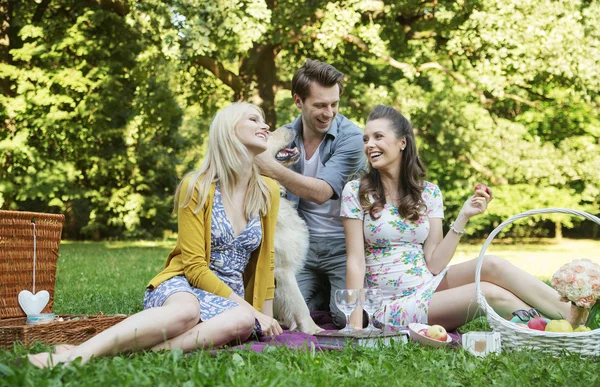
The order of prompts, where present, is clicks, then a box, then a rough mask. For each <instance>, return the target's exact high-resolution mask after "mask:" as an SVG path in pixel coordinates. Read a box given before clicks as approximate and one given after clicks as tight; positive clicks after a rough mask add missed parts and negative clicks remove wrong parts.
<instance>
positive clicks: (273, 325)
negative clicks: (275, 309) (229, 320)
mask: <svg viewBox="0 0 600 387" xmlns="http://www.w3.org/2000/svg"><path fill="white" fill-rule="evenodd" d="M254 317H255V318H256V319H257V320H258V323H259V324H260V328H261V329H262V332H263V334H264V335H266V336H272V335H280V334H282V333H283V329H281V326H280V325H279V323H278V322H277V320H275V319H274V318H273V317H270V316H267V315H266V314H263V313H260V312H256V313H255V314H254Z"/></svg>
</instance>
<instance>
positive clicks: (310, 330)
mask: <svg viewBox="0 0 600 387" xmlns="http://www.w3.org/2000/svg"><path fill="white" fill-rule="evenodd" d="M298 330H299V331H300V332H304V333H307V334H309V335H314V334H315V333H319V332H321V331H324V329H323V328H321V327H320V326H318V325H317V324H315V322H314V321H313V320H312V319H311V320H310V321H303V322H301V323H300V324H299V325H298Z"/></svg>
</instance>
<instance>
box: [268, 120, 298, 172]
mask: <svg viewBox="0 0 600 387" xmlns="http://www.w3.org/2000/svg"><path fill="white" fill-rule="evenodd" d="M295 136H296V132H295V131H294V129H292V126H291V125H289V124H288V125H283V126H280V127H279V128H277V129H276V130H274V131H273V132H271V133H270V134H269V142H268V143H267V150H268V152H270V153H271V154H272V155H273V157H275V160H277V161H278V162H279V163H280V164H281V165H283V166H284V167H289V166H290V165H294V164H296V163H297V162H298V160H299V159H300V151H299V150H298V148H289V146H290V144H291V143H292V141H294V137H295Z"/></svg>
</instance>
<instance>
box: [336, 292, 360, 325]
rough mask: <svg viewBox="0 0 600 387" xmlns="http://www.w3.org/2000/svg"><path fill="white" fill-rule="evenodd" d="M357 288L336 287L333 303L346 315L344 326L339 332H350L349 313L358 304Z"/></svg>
mask: <svg viewBox="0 0 600 387" xmlns="http://www.w3.org/2000/svg"><path fill="white" fill-rule="evenodd" d="M359 293H360V290H359V289H338V290H336V291H335V304H336V305H337V307H338V308H339V309H340V310H341V311H342V312H343V313H344V314H345V315H346V326H345V327H344V328H343V329H341V330H340V332H352V331H354V329H353V328H352V326H351V325H350V315H351V314H352V312H353V311H354V309H356V306H357V305H358V298H359Z"/></svg>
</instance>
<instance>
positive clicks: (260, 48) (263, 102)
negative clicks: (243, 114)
mask: <svg viewBox="0 0 600 387" xmlns="http://www.w3.org/2000/svg"><path fill="white" fill-rule="evenodd" d="M276 55H277V50H276V48H275V47H274V46H273V45H272V44H266V45H259V44H255V45H254V47H252V49H251V50H250V52H249V55H248V57H246V58H243V59H242V61H241V66H240V78H241V79H242V83H243V85H244V91H243V93H242V98H243V99H244V100H246V101H248V102H252V103H254V104H256V105H258V106H260V107H262V109H263V110H264V112H265V120H266V122H267V124H269V126H271V128H275V125H277V115H276V113H275V92H276V85H277V69H276V68H275V56H276Z"/></svg>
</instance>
